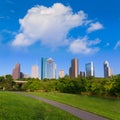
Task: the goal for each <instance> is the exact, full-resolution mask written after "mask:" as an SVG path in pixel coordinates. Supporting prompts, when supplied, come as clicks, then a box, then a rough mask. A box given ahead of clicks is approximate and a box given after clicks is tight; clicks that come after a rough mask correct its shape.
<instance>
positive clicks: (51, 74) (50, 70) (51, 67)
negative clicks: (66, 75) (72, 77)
mask: <svg viewBox="0 0 120 120" xmlns="http://www.w3.org/2000/svg"><path fill="white" fill-rule="evenodd" d="M47 78H49V79H52V78H54V79H55V78H56V64H55V63H54V60H53V59H52V58H48V59H47Z"/></svg>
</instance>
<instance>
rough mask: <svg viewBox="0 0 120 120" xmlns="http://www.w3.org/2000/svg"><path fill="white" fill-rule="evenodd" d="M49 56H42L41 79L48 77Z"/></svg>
mask: <svg viewBox="0 0 120 120" xmlns="http://www.w3.org/2000/svg"><path fill="white" fill-rule="evenodd" d="M46 71H47V58H41V79H42V80H43V79H45V78H47V72H46Z"/></svg>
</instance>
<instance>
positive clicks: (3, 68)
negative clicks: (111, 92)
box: [0, 0, 120, 77]
mask: <svg viewBox="0 0 120 120" xmlns="http://www.w3.org/2000/svg"><path fill="white" fill-rule="evenodd" d="M119 6H120V1H119V0H110V1H108V0H106V1H105V0H98V1H97V0H96V1H95V0H29V1H27V0H17V1H16V0H0V75H5V74H11V73H12V70H13V68H14V66H15V64H16V63H20V64H21V72H23V73H25V74H29V75H31V68H32V65H35V64H38V66H39V73H40V67H41V57H45V58H49V57H50V58H53V59H54V61H55V63H56V64H57V73H58V72H59V70H64V71H65V74H68V73H69V67H70V64H71V59H73V58H78V60H79V71H85V64H86V63H88V62H90V61H93V62H94V67H95V76H97V77H103V63H104V61H105V60H107V61H108V62H109V64H110V67H111V68H112V70H113V74H119V73H120V64H119V61H120V52H119V51H120V7H119Z"/></svg>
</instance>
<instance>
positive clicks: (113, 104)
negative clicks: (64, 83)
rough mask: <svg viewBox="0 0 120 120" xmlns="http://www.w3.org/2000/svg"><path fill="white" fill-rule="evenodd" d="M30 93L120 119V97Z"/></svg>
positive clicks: (113, 119)
mask: <svg viewBox="0 0 120 120" xmlns="http://www.w3.org/2000/svg"><path fill="white" fill-rule="evenodd" d="M30 94H34V95H37V96H41V97H44V98H47V99H51V100H55V101H58V102H61V103H65V104H68V105H71V106H74V107H77V108H80V109H83V110H86V111H89V112H92V113H95V114H98V115H101V116H105V117H107V118H109V119H112V120H120V99H119V100H118V99H110V98H100V97H93V96H86V95H75V94H67V93H66V94H65V93H57V92H48V93H47V92H46V93H45V92H32V93H30Z"/></svg>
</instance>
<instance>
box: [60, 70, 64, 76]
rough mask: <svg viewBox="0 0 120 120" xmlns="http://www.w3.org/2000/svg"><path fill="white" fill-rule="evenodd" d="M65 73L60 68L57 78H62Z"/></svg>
mask: <svg viewBox="0 0 120 120" xmlns="http://www.w3.org/2000/svg"><path fill="white" fill-rule="evenodd" d="M64 76H65V74H64V70H60V71H59V78H64Z"/></svg>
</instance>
